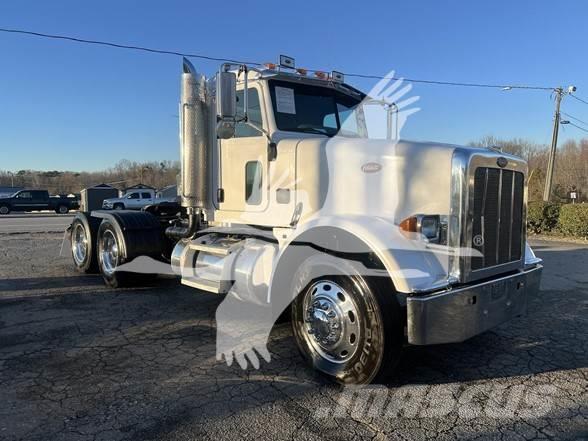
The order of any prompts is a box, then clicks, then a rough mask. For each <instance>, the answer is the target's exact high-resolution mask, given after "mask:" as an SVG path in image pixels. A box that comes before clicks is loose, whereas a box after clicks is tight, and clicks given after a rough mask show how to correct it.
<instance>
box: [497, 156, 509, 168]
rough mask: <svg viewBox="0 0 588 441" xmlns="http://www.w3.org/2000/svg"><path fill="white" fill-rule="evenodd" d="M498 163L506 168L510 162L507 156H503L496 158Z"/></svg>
mask: <svg viewBox="0 0 588 441" xmlns="http://www.w3.org/2000/svg"><path fill="white" fill-rule="evenodd" d="M496 164H498V167H500V168H504V167H506V166H507V164H508V159H506V158H505V157H503V156H501V157H500V158H498V159H497V160H496Z"/></svg>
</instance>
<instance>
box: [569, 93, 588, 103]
mask: <svg viewBox="0 0 588 441" xmlns="http://www.w3.org/2000/svg"><path fill="white" fill-rule="evenodd" d="M569 95H570V96H571V97H572V98H574V99H576V100H578V101H580V102H581V103H584V104H588V101H586V100H583V99H582V98H580V97H579V96H576V95H574V94H573V93H570V94H569Z"/></svg>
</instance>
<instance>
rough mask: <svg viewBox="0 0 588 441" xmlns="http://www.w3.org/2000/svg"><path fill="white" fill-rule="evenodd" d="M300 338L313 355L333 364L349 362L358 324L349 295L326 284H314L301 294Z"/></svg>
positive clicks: (334, 284) (323, 281)
mask: <svg viewBox="0 0 588 441" xmlns="http://www.w3.org/2000/svg"><path fill="white" fill-rule="evenodd" d="M303 308H304V309H303V314H304V324H303V332H302V334H303V336H304V339H305V340H306V342H307V343H308V346H309V347H310V348H311V349H312V350H313V351H314V352H316V354H317V355H319V356H321V357H322V358H325V359H327V360H329V361H331V362H334V363H344V362H346V361H348V360H350V359H351V358H352V357H353V355H354V354H355V352H356V351H357V348H358V342H359V340H360V337H361V335H360V333H361V323H360V316H359V314H358V307H357V304H356V303H355V301H354V299H353V298H352V297H351V295H350V294H349V293H348V292H346V291H345V290H344V289H343V288H341V287H340V286H339V285H337V284H336V283H334V282H332V281H330V280H321V281H318V282H316V283H314V284H313V285H312V286H311V287H310V288H309V289H308V291H306V293H305V294H304V300H303Z"/></svg>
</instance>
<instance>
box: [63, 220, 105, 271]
mask: <svg viewBox="0 0 588 441" xmlns="http://www.w3.org/2000/svg"><path fill="white" fill-rule="evenodd" d="M99 225H100V219H97V218H95V217H91V216H89V215H88V214H87V213H79V214H77V215H76V217H75V218H74V220H73V222H72V224H71V227H70V243H71V254H72V260H73V263H74V267H75V269H76V271H78V272H80V273H85V274H96V273H97V272H98V258H97V255H96V235H97V233H98V226H99ZM77 234H83V235H85V238H86V243H85V245H86V250H85V252H84V253H80V250H79V249H77V247H76V242H77V239H76V235H77Z"/></svg>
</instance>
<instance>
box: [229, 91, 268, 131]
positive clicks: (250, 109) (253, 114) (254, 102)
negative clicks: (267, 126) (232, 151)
mask: <svg viewBox="0 0 588 441" xmlns="http://www.w3.org/2000/svg"><path fill="white" fill-rule="evenodd" d="M247 98H249V102H248V103H247V116H248V118H249V121H250V122H251V123H253V124H255V125H256V126H259V127H262V119H261V106H260V105H259V94H258V93H257V89H255V88H249V95H248V96H247ZM243 112H244V111H243V90H238V91H237V117H242V116H243ZM251 136H262V133H261V132H260V131H259V130H255V129H254V128H253V127H251V126H250V125H248V124H245V123H237V124H236V126H235V138H247V137H251Z"/></svg>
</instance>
